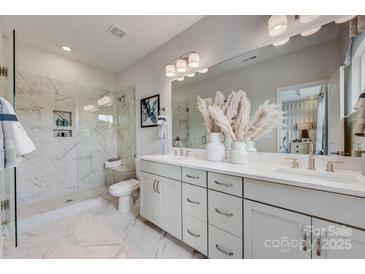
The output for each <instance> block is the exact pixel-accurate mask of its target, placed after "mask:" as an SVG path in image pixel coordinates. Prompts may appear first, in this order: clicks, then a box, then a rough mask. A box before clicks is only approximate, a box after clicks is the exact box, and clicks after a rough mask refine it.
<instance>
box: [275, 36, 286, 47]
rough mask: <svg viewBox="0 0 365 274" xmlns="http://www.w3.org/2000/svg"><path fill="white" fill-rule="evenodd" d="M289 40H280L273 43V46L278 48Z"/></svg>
mask: <svg viewBox="0 0 365 274" xmlns="http://www.w3.org/2000/svg"><path fill="white" fill-rule="evenodd" d="M289 40H290V38H285V39H282V40H279V41H276V42H274V43H273V45H274V46H275V47H280V46H283V45H285V44H286V43H288V42H289Z"/></svg>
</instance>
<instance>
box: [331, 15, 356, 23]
mask: <svg viewBox="0 0 365 274" xmlns="http://www.w3.org/2000/svg"><path fill="white" fill-rule="evenodd" d="M355 17H356V15H348V16H345V17H343V18H341V19H338V20H336V21H335V23H336V24H342V23H345V22H347V21H350V20H351V19H353V18H355Z"/></svg>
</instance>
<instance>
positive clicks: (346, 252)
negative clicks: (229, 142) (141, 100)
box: [141, 155, 365, 259]
mask: <svg viewBox="0 0 365 274" xmlns="http://www.w3.org/2000/svg"><path fill="white" fill-rule="evenodd" d="M141 171H142V172H141V216H142V217H144V218H145V219H147V220H149V221H151V222H152V223H154V224H156V225H157V226H159V227H161V228H162V229H163V230H165V231H166V232H168V233H169V234H171V235H173V236H174V237H176V238H178V239H180V240H182V241H183V242H185V243H186V244H188V245H190V246H191V247H193V248H195V249H196V250H198V251H199V252H201V253H202V254H204V255H206V256H207V257H209V258H225V259H229V258H237V259H238V258H248V259H249V258H307V259H309V258H313V259H314V258H365V214H364V212H365V177H364V176H361V174H360V172H353V171H336V172H335V173H329V172H325V171H319V170H317V171H307V170H306V169H305V168H301V169H291V168H290V167H287V168H286V167H283V166H282V165H274V164H270V163H260V162H250V163H249V164H248V165H246V166H243V165H234V164H230V163H228V162H220V163H215V162H208V161H206V160H204V159H202V158H195V157H188V158H187V157H175V156H171V155H165V156H163V155H150V156H142V157H141Z"/></svg>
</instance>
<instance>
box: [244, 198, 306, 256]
mask: <svg viewBox="0 0 365 274" xmlns="http://www.w3.org/2000/svg"><path fill="white" fill-rule="evenodd" d="M244 209H245V210H244V254H245V259H272V258H275V259H310V258H311V249H310V246H309V245H310V242H311V239H310V237H311V235H310V225H311V218H310V217H308V216H306V215H303V214H298V213H294V212H290V211H288V210H283V209H279V208H276V207H273V206H267V205H264V204H261V203H256V202H252V201H248V200H245V201H244Z"/></svg>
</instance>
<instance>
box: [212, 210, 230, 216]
mask: <svg viewBox="0 0 365 274" xmlns="http://www.w3.org/2000/svg"><path fill="white" fill-rule="evenodd" d="M214 210H215V212H217V213H219V214H222V215H224V216H227V217H232V216H233V213H226V212H223V211H220V210H219V209H218V208H215V209H214Z"/></svg>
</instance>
